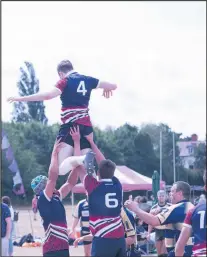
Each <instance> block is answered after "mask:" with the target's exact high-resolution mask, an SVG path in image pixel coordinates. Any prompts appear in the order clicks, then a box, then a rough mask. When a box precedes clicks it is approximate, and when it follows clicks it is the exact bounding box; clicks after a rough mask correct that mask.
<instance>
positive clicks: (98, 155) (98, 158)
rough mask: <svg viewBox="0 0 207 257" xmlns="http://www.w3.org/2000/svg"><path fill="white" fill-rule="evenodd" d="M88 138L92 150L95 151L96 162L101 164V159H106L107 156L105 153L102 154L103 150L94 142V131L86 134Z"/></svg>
mask: <svg viewBox="0 0 207 257" xmlns="http://www.w3.org/2000/svg"><path fill="white" fill-rule="evenodd" d="M85 137H86V139H87V140H88V142H89V143H90V145H91V149H92V151H93V152H94V153H95V158H96V162H97V164H98V165H99V164H100V162H101V161H103V160H105V159H106V158H105V157H104V155H103V154H102V152H101V151H100V150H99V148H98V147H97V145H96V144H95V143H94V141H93V133H91V134H89V135H87V136H85Z"/></svg>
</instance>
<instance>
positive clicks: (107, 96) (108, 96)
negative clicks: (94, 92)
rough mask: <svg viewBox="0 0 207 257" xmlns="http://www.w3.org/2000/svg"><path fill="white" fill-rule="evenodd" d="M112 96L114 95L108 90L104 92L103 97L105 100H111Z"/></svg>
mask: <svg viewBox="0 0 207 257" xmlns="http://www.w3.org/2000/svg"><path fill="white" fill-rule="evenodd" d="M112 95H113V93H112V90H106V89H104V90H103V94H102V96H104V97H105V98H110V97H111V96H112Z"/></svg>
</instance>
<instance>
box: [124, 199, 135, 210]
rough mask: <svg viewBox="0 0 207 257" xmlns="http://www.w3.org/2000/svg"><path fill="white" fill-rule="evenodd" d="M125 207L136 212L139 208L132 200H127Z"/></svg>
mask: <svg viewBox="0 0 207 257" xmlns="http://www.w3.org/2000/svg"><path fill="white" fill-rule="evenodd" d="M124 205H125V207H127V208H128V209H129V210H130V211H132V212H136V211H137V209H138V204H137V203H136V202H134V201H132V200H127V201H126V202H125V203H124Z"/></svg>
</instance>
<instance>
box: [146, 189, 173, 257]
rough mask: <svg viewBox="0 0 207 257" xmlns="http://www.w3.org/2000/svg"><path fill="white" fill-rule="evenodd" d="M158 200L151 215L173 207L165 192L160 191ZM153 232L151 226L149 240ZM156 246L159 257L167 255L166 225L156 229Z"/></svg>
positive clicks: (149, 227)
mask: <svg viewBox="0 0 207 257" xmlns="http://www.w3.org/2000/svg"><path fill="white" fill-rule="evenodd" d="M157 199H158V203H157V204H155V205H153V206H152V208H151V211H150V213H152V214H153V213H154V211H158V213H159V212H161V211H162V210H164V209H165V208H168V207H169V206H171V204H170V203H167V198H166V193H165V191H164V190H159V191H158V192H157ZM152 230H153V227H152V226H151V225H149V226H148V236H147V238H148V239H149V238H150V234H151V232H152ZM155 245H156V249H157V254H158V257H161V256H165V255H166V253H167V250H166V247H165V225H164V226H157V227H155Z"/></svg>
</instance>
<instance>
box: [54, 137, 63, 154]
mask: <svg viewBox="0 0 207 257" xmlns="http://www.w3.org/2000/svg"><path fill="white" fill-rule="evenodd" d="M61 140H62V138H59V139H58V140H56V142H55V144H54V147H53V151H52V154H58V153H59V151H60V150H61V149H62V148H64V147H65V143H63V142H61Z"/></svg>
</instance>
